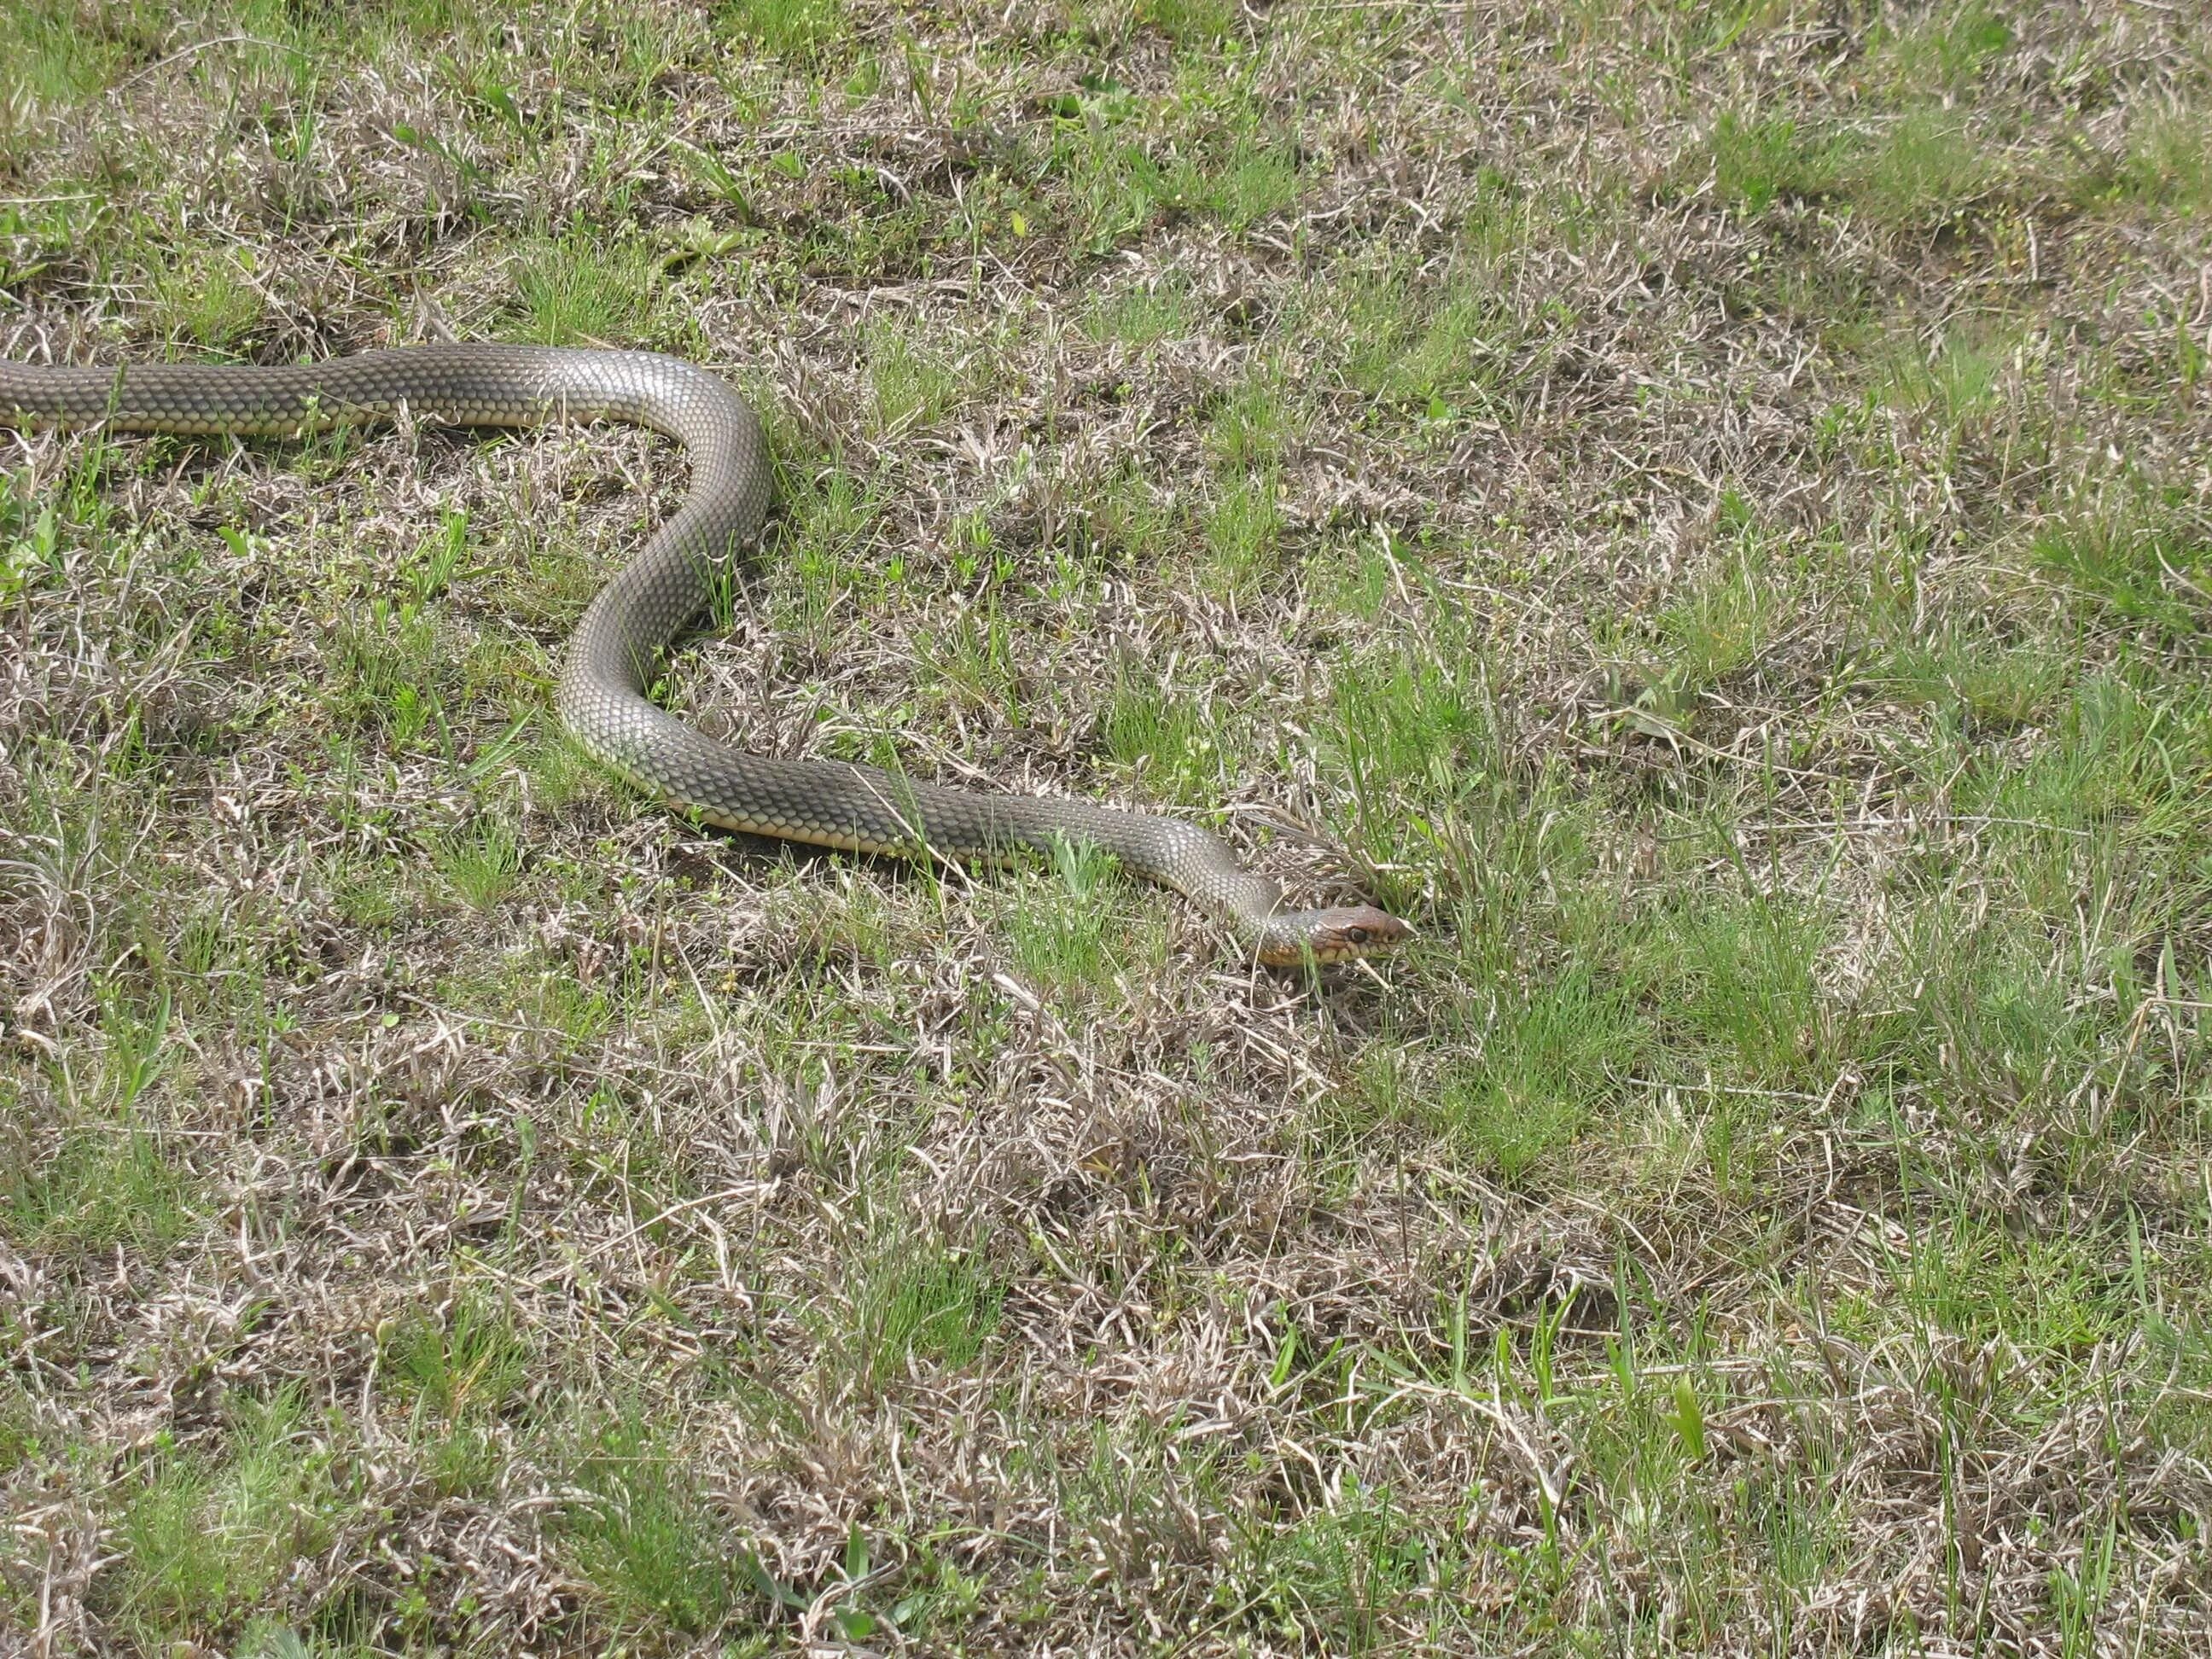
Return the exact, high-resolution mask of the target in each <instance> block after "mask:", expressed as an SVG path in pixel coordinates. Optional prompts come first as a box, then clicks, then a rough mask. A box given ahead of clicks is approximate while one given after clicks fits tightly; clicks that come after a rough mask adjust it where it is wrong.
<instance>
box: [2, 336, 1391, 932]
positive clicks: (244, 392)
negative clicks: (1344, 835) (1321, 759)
mask: <svg viewBox="0 0 2212 1659" xmlns="http://www.w3.org/2000/svg"><path fill="white" fill-rule="evenodd" d="M402 410H406V411H408V412H409V413H410V414H412V415H414V416H418V417H422V418H425V419H430V420H436V421H440V422H447V423H450V424H453V425H459V426H535V425H538V424H541V423H543V422H549V421H554V420H559V419H562V418H599V419H609V420H617V421H625V422H633V423H635V424H637V425H641V426H645V427H649V428H653V430H655V431H658V432H661V433H665V435H668V436H669V437H671V438H673V439H675V440H676V441H678V442H679V443H681V444H682V445H683V446H684V447H685V449H686V450H687V451H689V452H690V460H691V488H690V493H689V495H687V496H686V497H685V499H684V504H683V506H682V507H680V508H679V509H678V511H677V513H675V515H674V516H673V517H672V518H671V519H669V520H667V522H665V524H663V525H662V526H660V527H659V530H657V531H656V532H654V533H653V537H652V538H651V540H649V541H648V542H647V544H646V546H645V548H644V549H643V550H642V551H641V552H640V553H639V554H638V556H636V557H635V559H633V560H632V561H631V562H629V564H628V565H627V566H625V567H624V568H623V570H622V571H621V572H620V574H617V576H616V577H615V578H614V580H611V581H610V582H609V583H608V584H607V585H606V586H605V587H603V588H602V589H600V591H599V593H598V595H597V596H596V597H595V598H594V599H592V603H591V605H590V606H589V608H588V609H587V610H586V611H585V612H584V617H583V620H582V621H581V622H580V623H578V625H577V628H576V631H575V634H574V636H573V638H572V639H571V640H570V641H569V644H568V654H567V658H566V661H565V663H564V665H563V667H562V675H561V681H560V687H559V690H558V691H557V692H556V698H555V702H556V707H557V708H558V710H559V713H560V716H561V720H562V723H563V724H564V725H565V726H567V727H568V730H569V731H570V732H572V733H574V736H575V737H576V738H577V739H578V741H579V742H580V743H581V744H583V746H584V748H585V749H586V750H588V751H589V752H590V753H591V754H592V756H593V757H595V758H597V759H598V760H599V762H601V763H603V764H605V765H606V766H608V767H609V768H611V769H613V770H614V771H616V772H618V773H620V774H621V775H623V776H624V777H625V778H627V779H629V781H632V782H633V783H635V784H636V785H638V786H639V787H641V788H643V789H645V790H647V791H648V792H649V793H653V794H655V795H658V796H659V797H660V798H661V799H664V800H665V801H666V802H667V803H668V804H669V805H671V806H673V807H675V808H676V809H677V810H678V811H682V812H684V813H688V814H690V815H693V816H696V817H698V818H700V819H702V820H704V821H705V822H707V823H713V824H717V825H720V826H721V827H723V828H726V829H738V830H744V831H749V832H750V833H753V834H757V835H763V836H778V837H781V838H782V839H785V840H789V841H797V842H811V843H814V844H816V845H818V846H825V847H836V848H844V849H846V850H848V851H856V852H864V853H890V854H901V855H904V856H908V857H928V856H936V857H944V858H951V859H986V860H998V859H1003V858H1005V857H1006V856H1007V855H1008V854H1011V853H1012V852H1013V851H1014V850H1015V849H1018V848H1047V849H1048V848H1050V847H1051V846H1052V844H1053V843H1054V841H1055V840H1058V839H1060V838H1066V839H1067V840H1070V841H1078V842H1082V841H1089V842H1096V843H1097V844H1098V845H1099V846H1100V847H1102V848H1105V849H1106V850H1107V851H1109V852H1110V853H1112V854H1114V855H1115V857H1116V858H1118V859H1119V860H1121V862H1122V863H1123V864H1124V865H1126V866H1128V867H1129V868H1131V869H1133V870H1135V871H1137V872H1140V873H1141V874H1144V875H1146V876H1148V877H1150V878H1152V879H1153V880H1156V881H1158V882H1162V883H1164V884H1166V885H1168V886H1170V887H1172V888H1175V889H1176V890H1179V891H1181V892H1183V893H1185V894H1188V896H1190V897H1191V898H1193V899H1194V900H1196V901H1197V902H1200V903H1201V904H1203V905H1205V906H1206V907H1207V908H1210V909H1212V910H1214V911H1215V912H1217V913H1218V914H1219V915H1222V916H1224V917H1225V918H1227V919H1228V920H1230V921H1232V922H1233V923H1235V924H1237V926H1238V927H1240V928H1241V929H1242V930H1243V932H1244V933H1245V934H1246V936H1247V938H1248V939H1249V941H1250V945H1251V948H1252V950H1253V951H1254V953H1255V955H1256V956H1257V957H1258V958H1259V959H1260V960H1261V961H1262V962H1266V963H1274V964H1278V965H1285V964H1291V963H1299V962H1304V961H1306V960H1309V959H1312V960H1318V961H1322V962H1330V961H1339V960H1343V959H1346V958H1349V957H1361V956H1366V955H1370V954H1372V953H1374V952H1376V951H1381V950H1383V949H1387V948H1389V946H1391V945H1395V944H1397V943H1398V942H1399V941H1400V940H1401V939H1405V938H1406V937H1407V935H1408V933H1410V931H1411V930H1410V929H1408V928H1407V926H1406V924H1405V923H1404V922H1402V921H1399V920H1398V919H1397V918H1396V917H1395V916H1392V915H1389V913H1387V912H1385V911H1383V910H1379V909H1376V908H1372V907H1370V906H1365V905H1357V906H1349V907H1338V908H1328V909H1321V910H1286V909H1285V908H1283V898H1282V893H1281V890H1280V889H1279V888H1278V887H1277V886H1276V885H1275V884H1274V883H1273V882H1272V881H1268V880H1267V879H1266V878H1263V877H1260V876H1256V875H1254V874H1252V873H1251V872H1249V871H1246V870H1244V869H1243V867H1241V866H1239V865H1238V864H1237V860H1236V859H1235V857H1234V856H1233V855H1232V854H1231V853H1230V851H1229V849H1228V848H1226V847H1225V846H1224V845H1223V844H1222V843H1221V842H1219V841H1218V840H1216V839H1215V838H1214V837H1213V836H1211V835H1208V834H1207V833H1206V831H1204V830H1202V829H1198V828H1197V827H1196V826H1194V825H1192V824H1188V823H1182V822H1180V821H1179V820H1176V819H1173V818H1164V817H1155V816H1152V815H1151V814H1148V813H1141V812H1127V811H1116V810H1114V809H1111V808H1107V807H1099V806H1092V805H1087V804H1085V803H1083V802H1080V801H1071V800H1065V799H1054V798H1049V797H1042V796H1030V795H990V794H981V793H975V792H973V791H969V790H965V789H946V788H940V787H936V786H934V785H931V784H927V783H919V782H915V781H909V780H908V779H906V778H903V777H900V776H897V775H894V774H892V773H890V772H885V771H883V770H880V769H877V768H874V767H869V766H860V765H854V764H850V763H845V762H842V761H818V760H811V761H792V760H781V759H776V758H773V757H766V756H759V755H749V754H745V753H743V752H741V751H739V750H733V749H731V748H729V747H727V746H726V745H725V744H720V743H717V742H715V741H714V740H713V739H712V738H708V737H705V736H703V735H702V734H701V733H699V732H695V731H693V730H692V729H691V728H690V726H686V725H684V723H683V722H682V721H681V720H678V719H676V718H675V717H674V716H673V715H671V714H668V713H666V712H665V711H664V710H662V709H660V708H656V707H655V706H654V705H653V703H652V702H650V701H649V700H648V699H647V696H646V687H647V683H648V682H647V671H648V668H649V665H650V664H651V663H652V661H653V658H654V657H655V655H656V654H657V653H659V652H660V651H661V650H662V648H663V647H665V646H666V645H667V644H668V642H669V641H670V640H671V639H672V638H673V637H674V636H675V635H676V634H677V633H678V631H679V630H680V629H683V627H684V624H685V623H689V622H690V620H691V619H692V618H693V617H696V616H697V615H698V614H699V613H700V611H702V610H703V609H704V608H705V607H706V605H707V601H708V595H709V592H710V591H711V586H710V584H711V580H712V578H713V575H714V572H715V571H716V570H717V569H718V568H720V566H721V565H722V563H723V562H724V561H725V560H726V559H727V558H728V557H729V556H730V555H731V553H732V550H733V549H735V548H737V547H738V546H740V545H742V544H745V543H748V542H750V541H751V540H752V538H754V537H755V536H756V535H757V533H758V532H759V530H760V527H761V524H762V521H763V518H764V517H765V515H766V513H767V512H768V507H769V493H770V472H769V457H768V447H767V444H766V442H765V441H764V440H763V436H762V434H761V427H760V422H759V421H758V420H757V418H756V417H755V416H754V414H753V411H752V410H750V408H749V407H747V405H746V404H745V403H744V400H743V399H742V398H738V396H737V394H736V393H735V392H732V391H731V390H730V388H729V387H728V386H726V384H724V382H723V381H722V380H720V377H718V376H716V375H714V374H710V373H708V371H706V370H704V369H702V368H696V367H694V366H693V365H691V364H690V363H686V362H682V361H680V360H678V359H676V358H672V357H665V356H658V355H655V354H653V353H648V352H634V351H586V350H573V349H561V348H553V347H531V346H488V345H450V346H428V347H422V348H419V349H406V350H398V351H371V352H365V353H362V354H361V355H360V356H352V357H343V358H338V359H336V360H334V361H331V362H325V363H316V364H303V365H301V366H298V367H292V368H216V367H209V366H205V365H200V364H183V363H176V364H172V363H148V364H137V363H133V364H125V365H123V366H120V367H117V368H46V367H43V366H39V365H33V364H27V363H16V362H0V418H7V417H9V416H12V417H13V419H14V420H15V422H18V423H21V424H31V423H47V422H52V423H58V424H64V425H74V426H92V425H98V424H102V423H105V424H106V426H108V427H110V428H114V429H118V430H125V431H133V432H171V433H187V434H231V433H235V434H263V435H293V434H296V433H300V432H303V431H307V430H311V429H313V428H319V427H325V426H330V425H335V424H340V423H344V422H361V421H374V420H382V419H389V418H392V417H393V416H397V415H398V414H399V413H400V412H401V411H402Z"/></svg>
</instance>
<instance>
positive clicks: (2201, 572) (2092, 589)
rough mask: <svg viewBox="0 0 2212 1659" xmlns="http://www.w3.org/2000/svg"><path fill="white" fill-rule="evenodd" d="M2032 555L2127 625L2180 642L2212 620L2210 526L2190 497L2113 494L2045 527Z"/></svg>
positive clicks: (2119, 491) (2137, 491)
mask: <svg viewBox="0 0 2212 1659" xmlns="http://www.w3.org/2000/svg"><path fill="white" fill-rule="evenodd" d="M2033 556H2034V559H2035V562H2036V563H2037V564H2038V565H2039V566H2040V567H2041V568H2043V569H2045V570H2046V571H2049V572H2050V573H2051V574H2054V575H2057V576H2059V577H2061V578H2063V580H2065V581H2066V582H2067V583H2068V585H2069V586H2072V587H2073V588H2075V590H2076V591H2077V592H2081V593H2082V594H2084V595H2085V596H2087V598H2088V599H2091V600H2092V601H2093V604H2094V605H2095V606H2096V607H2097V609H2098V610H2099V611H2101V612H2103V614H2104V615H2105V616H2106V617H2109V618H2110V619H2112V621H2114V622H2117V623H2121V624H2123V625H2129V626H2140V627H2145V628H2148V629H2152V630H2153V631H2154V632H2155V633H2157V634H2160V635H2166V636H2167V637H2170V638H2179V637H2183V636H2185V635H2191V634H2195V633H2197V632H2198V631H2200V630H2201V629H2203V627H2204V626H2205V624H2206V622H2207V619H2208V616H2212V599H2208V597H2207V592H2208V589H2212V526H2208V525H2207V524H2206V523H2205V522H2204V521H2203V518H2202V516H2201V515H2200V514H2198V513H2197V512H2196V511H2195V510H2194V509H2193V508H2192V507H2191V506H2190V505H2189V503H2188V501H2187V499H2186V498H2185V497H2179V498H2177V497H2174V496H2170V495H2168V496H2161V495H2159V494H2157V493H2155V492H2151V491H2147V490H2142V489H2116V490H2113V491H2111V492H2109V493H2108V494H2107V495H2106V496H2105V497H2104V498H2102V499H2100V500H2098V501H2093V502H2090V503H2087V504H2086V505H2084V506H2082V507H2077V508H2075V509H2074V510H2072V511H2070V512H2068V513H2064V514H2063V515H2061V516H2060V517H2059V518H2058V519H2057V520H2056V521H2055V522H2052V523H2051V524H2048V525H2046V526H2045V527H2044V528H2043V529H2042V530H2040V531H2039V532H2037V534H2036V537H2035V539H2034V543H2033Z"/></svg>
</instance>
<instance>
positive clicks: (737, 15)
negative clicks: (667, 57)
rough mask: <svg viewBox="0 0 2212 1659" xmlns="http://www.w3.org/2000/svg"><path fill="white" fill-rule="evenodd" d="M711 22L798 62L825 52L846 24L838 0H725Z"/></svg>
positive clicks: (845, 29) (842, 37) (839, 41)
mask: <svg viewBox="0 0 2212 1659" xmlns="http://www.w3.org/2000/svg"><path fill="white" fill-rule="evenodd" d="M714 23H715V27H717V28H718V29H720V31H722V32H723V33H726V34H729V35H731V36H732V37H734V38H736V39H738V40H744V41H748V42H750V43H751V44H752V45H754V46H758V47H759V48H760V49H761V50H762V51H763V52H769V53H770V54H771V55H773V56H775V57H777V58H786V59H788V60H791V61H792V62H793V63H797V64H807V63H810V62H811V61H813V60H815V59H817V58H822V57H823V56H826V55H827V54H828V53H829V52H830V51H831V49H832V48H833V47H836V46H838V45H840V44H842V42H843V40H845V38H846V36H847V33H848V28H849V26H848V22H847V20H846V16H845V9H844V7H843V5H842V4H841V3H840V0H726V3H724V4H723V5H722V6H720V8H719V9H717V10H716V11H715V14H714Z"/></svg>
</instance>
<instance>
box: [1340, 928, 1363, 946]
mask: <svg viewBox="0 0 2212 1659" xmlns="http://www.w3.org/2000/svg"><path fill="white" fill-rule="evenodd" d="M1344 938H1345V942H1346V944H1349V945H1364V944H1366V943H1367V930H1366V929H1365V928H1364V927H1347V928H1346V929H1345V930H1344Z"/></svg>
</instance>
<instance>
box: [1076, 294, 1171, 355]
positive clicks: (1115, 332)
mask: <svg viewBox="0 0 2212 1659" xmlns="http://www.w3.org/2000/svg"><path fill="white" fill-rule="evenodd" d="M1197 319H1198V306H1197V304H1196V302H1195V301H1194V299H1193V297H1192V296H1191V295H1190V294H1189V292H1188V290H1187V289H1182V288H1178V287H1170V286H1167V285H1164V284H1163V285H1161V286H1158V287H1152V288H1133V289H1123V290H1121V292H1120V293H1118V294H1114V295H1108V296H1105V297H1102V298H1101V299H1100V300H1099V301H1098V302H1097V304H1095V305H1094V306H1092V307H1091V309H1090V310H1089V311H1088V312H1086V313H1085V314H1084V319H1083V327H1084V331H1085V333H1087V334H1089V335H1090V336H1091V338H1093V339H1097V340H1120V341H1122V342H1123V343H1127V344H1129V345H1133V346H1148V345H1157V344H1158V343H1159V342H1161V341H1162V340H1170V339H1176V338H1179V337H1182V336H1183V335H1186V334H1188V333H1189V332H1190V331H1191V328H1192V325H1194V323H1195V322H1196V321H1197Z"/></svg>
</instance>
